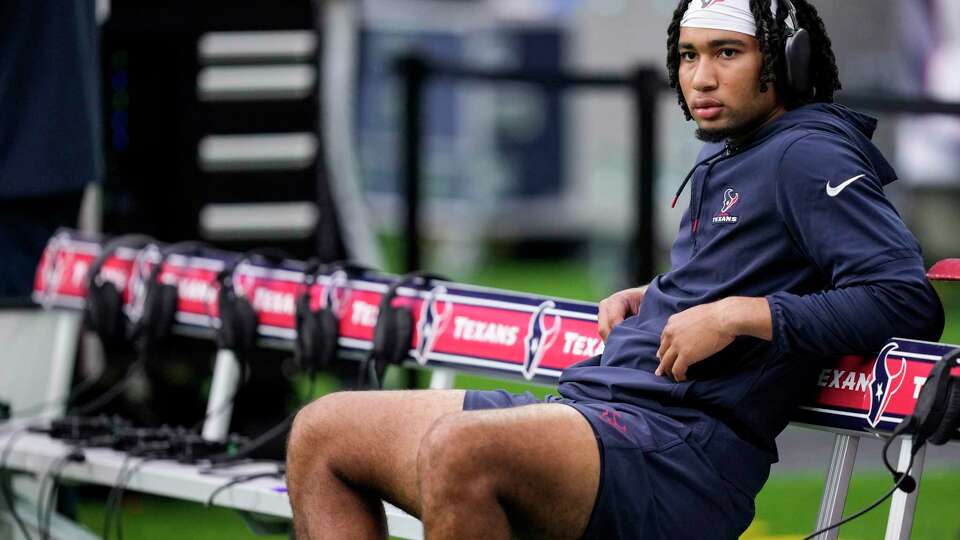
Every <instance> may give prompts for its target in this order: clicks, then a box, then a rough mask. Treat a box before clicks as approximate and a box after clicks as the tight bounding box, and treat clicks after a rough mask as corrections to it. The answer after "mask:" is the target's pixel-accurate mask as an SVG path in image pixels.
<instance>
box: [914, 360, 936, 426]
mask: <svg viewBox="0 0 960 540" xmlns="http://www.w3.org/2000/svg"><path fill="white" fill-rule="evenodd" d="M942 371H943V368H942V366H941V364H937V365H935V366H934V367H933V369H932V370H931V371H930V375H928V376H927V382H925V383H924V384H923V387H922V388H921V389H920V395H919V396H917V404H916V405H915V406H914V408H913V418H914V420H915V422H916V427H915V428H914V433H915V434H916V436H917V437H919V438H921V439H923V440H926V439H927V438H928V437H929V436H930V434H931V433H933V432H934V431H936V430H937V427H938V425H939V424H940V418H941V417H942V414H941V411H940V410H939V407H938V406H937V393H938V389H937V386H938V381H939V379H940V377H942V376H943V373H942Z"/></svg>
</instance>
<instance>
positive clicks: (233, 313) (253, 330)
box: [217, 248, 290, 366]
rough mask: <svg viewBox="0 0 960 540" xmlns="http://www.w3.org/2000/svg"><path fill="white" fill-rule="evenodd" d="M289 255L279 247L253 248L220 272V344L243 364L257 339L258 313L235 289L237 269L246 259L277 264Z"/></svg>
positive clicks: (218, 336) (221, 347) (280, 263)
mask: <svg viewBox="0 0 960 540" xmlns="http://www.w3.org/2000/svg"><path fill="white" fill-rule="evenodd" d="M289 258H290V257H289V255H288V254H287V253H286V252H284V251H282V250H278V249H269V248H265V249H254V250H251V251H248V252H246V253H244V254H243V255H240V256H239V257H237V258H236V259H234V260H233V261H232V262H230V263H229V264H226V265H224V267H223V270H221V271H220V273H219V274H217V283H218V284H219V288H220V290H219V291H218V293H217V307H218V308H219V310H220V327H219V328H218V329H217V347H219V348H220V349H229V350H231V351H233V352H234V353H235V354H236V355H237V358H238V359H239V360H240V364H241V365H242V366H245V364H246V360H245V358H246V357H247V355H248V354H249V353H250V351H251V350H253V347H254V344H255V343H256V339H257V312H256V310H255V309H254V308H253V304H252V303H251V302H250V300H248V299H247V297H246V296H244V295H242V294H238V293H237V290H236V283H235V281H236V272H237V269H238V268H239V267H240V266H241V265H242V264H243V263H245V262H249V261H252V260H254V259H263V260H266V261H267V262H269V263H270V264H272V265H274V266H280V265H282V264H283V261H285V260H287V259H289Z"/></svg>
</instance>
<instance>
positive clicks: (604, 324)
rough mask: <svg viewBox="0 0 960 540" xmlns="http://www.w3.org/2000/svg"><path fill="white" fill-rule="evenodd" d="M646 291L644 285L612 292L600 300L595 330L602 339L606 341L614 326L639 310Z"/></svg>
mask: <svg viewBox="0 0 960 540" xmlns="http://www.w3.org/2000/svg"><path fill="white" fill-rule="evenodd" d="M646 292H647V286H646V285H644V286H643V287H635V288H633V289H626V290H623V291H620V292H618V293H614V294H612V295H610V296H608V297H607V298H604V299H603V300H602V301H601V302H600V312H599V314H598V315H597V331H598V332H599V334H600V338H601V339H603V341H607V336H608V335H610V331H611V330H613V327H614V326H616V325H618V324H620V323H621V322H623V320H624V319H626V318H627V317H629V316H631V315H636V314H637V313H639V312H640V303H641V302H643V295H644V294H646Z"/></svg>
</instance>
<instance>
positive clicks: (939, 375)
mask: <svg viewBox="0 0 960 540" xmlns="http://www.w3.org/2000/svg"><path fill="white" fill-rule="evenodd" d="M955 367H960V349H954V350H952V351H950V352H949V353H947V354H946V355H944V357H943V358H941V359H940V361H939V362H937V364H936V365H935V366H933V369H932V370H931V371H930V375H929V376H928V377H927V382H926V383H924V385H923V388H921V389H920V396H919V397H918V398H917V405H916V407H914V409H913V414H912V415H911V416H909V417H907V418H906V419H904V422H910V423H912V426H913V444H914V447H917V448H918V447H920V445H922V444H923V443H925V442H929V443H930V444H934V445H938V446H939V445H941V444H944V443H946V442H947V441H949V440H950V439H951V438H952V437H953V436H954V435H955V434H956V432H957V429H958V428H960V377H958V376H956V375H952V374H951V373H950V370H951V369H953V368H955Z"/></svg>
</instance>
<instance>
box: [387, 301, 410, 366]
mask: <svg viewBox="0 0 960 540" xmlns="http://www.w3.org/2000/svg"><path fill="white" fill-rule="evenodd" d="M393 317H394V327H395V332H394V337H395V339H396V341H395V342H394V347H393V348H392V349H390V351H389V352H388V354H389V358H388V361H389V362H390V363H391V364H399V363H400V362H402V361H403V359H404V358H406V356H407V353H408V352H409V351H410V341H411V340H413V313H412V312H411V311H410V310H409V309H407V308H396V310H395V311H394V316H393Z"/></svg>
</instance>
